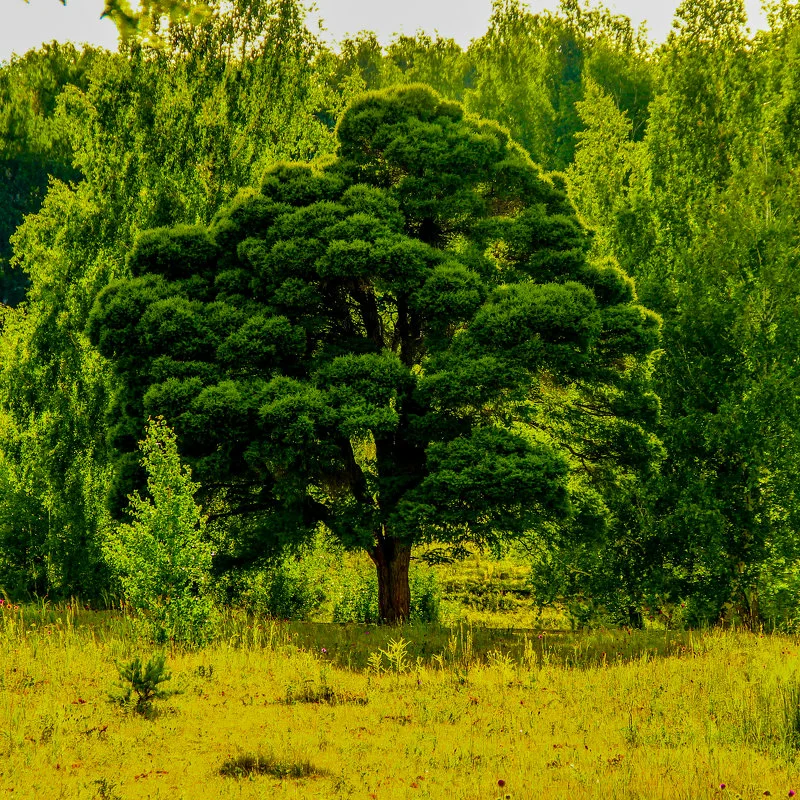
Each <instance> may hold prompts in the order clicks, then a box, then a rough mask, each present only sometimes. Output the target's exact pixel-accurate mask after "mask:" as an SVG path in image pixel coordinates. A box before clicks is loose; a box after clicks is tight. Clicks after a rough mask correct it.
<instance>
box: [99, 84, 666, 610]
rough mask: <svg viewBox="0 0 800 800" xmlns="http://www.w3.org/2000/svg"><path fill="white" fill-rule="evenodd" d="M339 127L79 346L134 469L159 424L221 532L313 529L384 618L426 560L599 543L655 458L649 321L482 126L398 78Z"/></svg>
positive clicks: (161, 248) (493, 132)
mask: <svg viewBox="0 0 800 800" xmlns="http://www.w3.org/2000/svg"><path fill="white" fill-rule="evenodd" d="M337 134H338V140H339V151H338V156H337V158H335V159H333V160H330V161H328V162H326V163H324V164H321V165H317V166H311V165H306V164H295V165H290V164H287V165H280V166H276V167H274V168H272V169H270V170H268V172H267V173H266V176H265V178H264V180H263V183H262V185H261V188H260V190H259V191H249V192H246V193H244V194H243V195H242V196H241V197H240V198H239V199H238V200H237V201H236V202H235V203H234V204H233V205H232V206H230V207H228V208H226V209H225V210H223V211H222V212H221V213H220V214H219V215H218V216H217V218H216V219H215V221H214V222H213V224H212V225H211V226H210V227H209V228H205V227H195V228H186V227H179V228H172V229H160V230H155V231H151V232H149V233H146V234H144V235H142V236H141V237H140V238H139V240H138V243H137V244H136V246H135V248H134V250H133V252H132V253H131V256H130V259H129V267H130V270H131V272H132V274H133V275H134V276H135V277H133V278H131V279H127V280H122V281H117V282H115V283H112V284H111V285H110V286H109V287H108V288H107V289H106V290H104V291H103V292H102V293H101V294H100V296H99V298H98V300H97V303H96V304H95V307H94V310H93V312H92V314H91V318H90V323H89V333H90V337H91V339H92V341H93V342H94V343H95V344H96V345H97V347H98V348H99V350H100V352H101V353H103V354H104V355H106V356H107V357H108V358H110V359H111V360H112V362H113V365H114V368H115V369H116V371H117V372H118V374H119V376H120V377H121V379H122V380H123V382H124V384H125V386H126V390H125V392H124V395H123V396H122V397H121V398H120V402H119V407H118V410H117V413H118V415H119V419H120V423H119V426H118V428H117V436H116V443H117V445H118V446H119V447H121V448H123V449H124V448H126V447H127V448H128V449H129V451H130V453H131V455H129V456H128V461H127V464H128V466H131V465H132V464H133V463H134V461H135V456H132V452H133V447H132V445H133V442H134V441H135V440H136V438H137V437H138V435H139V434H140V431H141V428H142V424H143V419H144V418H145V417H146V415H148V414H163V415H164V416H165V417H166V418H167V419H168V420H169V421H170V424H172V425H174V426H175V428H176V430H177V432H178V434H179V440H180V444H181V448H182V453H183V455H184V456H185V457H187V458H188V459H189V460H190V461H191V462H192V463H193V467H194V474H195V476H196V477H197V479H198V480H199V481H200V482H201V483H202V485H203V486H204V488H205V492H206V504H207V509H208V510H209V512H210V513H211V516H212V519H213V517H214V516H215V515H216V516H217V517H218V518H219V517H221V516H223V515H228V516H232V517H235V516H237V515H248V516H249V518H250V519H254V520H257V524H256V525H255V526H254V527H253V528H252V532H253V539H252V541H251V545H252V546H253V547H254V548H255V549H256V550H257V549H258V548H259V547H260V548H262V549H263V548H264V547H265V546H268V545H269V543H270V542H274V541H276V540H279V539H280V537H281V536H283V537H284V539H286V538H290V539H296V538H297V537H302V536H303V535H308V534H310V533H311V532H312V531H313V530H314V529H315V528H316V527H317V526H318V525H319V524H323V525H324V526H326V527H327V529H328V530H329V531H331V532H332V533H333V534H335V535H336V536H337V537H338V538H339V539H340V540H341V541H342V542H343V543H344V544H345V545H347V546H349V547H353V548H364V549H365V550H367V551H368V552H369V554H370V555H371V557H372V559H373V561H374V562H375V564H376V567H377V572H378V578H379V587H380V592H379V595H380V597H379V600H380V613H381V616H382V617H383V619H385V620H387V621H399V620H402V619H405V618H407V617H408V613H409V588H408V567H409V560H410V557H411V550H412V546H413V545H415V544H419V543H427V542H444V543H450V544H460V543H463V542H467V541H469V542H475V543H478V544H479V545H486V544H489V545H491V544H496V543H498V542H499V541H501V540H502V539H503V537H505V536H507V535H517V536H523V535H525V534H526V533H529V532H532V531H540V532H541V531H544V530H545V529H546V528H547V526H548V525H552V524H556V523H557V522H558V521H562V520H567V519H569V518H570V516H572V517H580V519H581V520H582V526H581V527H582V528H583V529H585V530H593V531H595V532H597V531H598V530H600V529H601V528H602V520H603V503H602V497H601V494H600V489H601V488H602V485H603V483H604V481H605V482H613V480H614V476H615V475H617V474H618V473H619V472H620V471H623V472H624V471H626V470H628V471H630V470H636V469H639V468H642V467H645V466H646V465H647V464H648V462H649V459H650V458H651V456H652V454H653V451H654V449H655V447H656V444H657V443H656V442H655V441H654V439H653V437H652V436H651V435H650V434H648V433H647V431H646V430H645V427H643V425H646V424H647V423H648V422H652V420H653V417H654V415H655V413H656V410H657V401H656V400H655V398H654V397H653V395H652V394H651V393H650V392H649V390H648V385H647V380H646V373H647V362H648V358H649V354H650V353H651V351H652V350H653V348H654V347H655V345H656V343H657V341H658V328H659V323H658V320H657V318H656V317H655V316H654V315H652V314H651V313H649V312H647V311H646V310H645V309H643V308H642V307H640V306H639V305H637V303H636V298H635V294H634V290H633V286H632V283H631V281H630V280H629V279H628V278H627V276H625V275H624V274H623V273H622V272H621V271H620V270H619V269H618V268H616V267H615V266H614V265H613V264H610V263H604V264H593V263H590V262H589V261H588V260H587V249H588V244H589V239H588V237H587V235H586V233H585V232H584V231H583V229H582V228H581V227H580V225H579V224H578V222H577V220H576V218H575V216H574V213H573V211H572V209H571V206H570V205H569V203H568V201H567V200H566V196H565V195H564V193H563V192H562V191H561V190H560V189H559V187H558V186H557V185H556V184H554V183H553V181H552V180H550V179H549V178H547V177H545V176H543V175H542V174H541V173H540V171H539V170H538V169H537V168H536V167H535V166H534V165H533V164H532V163H531V162H530V161H529V159H528V157H527V156H526V155H525V153H524V151H523V150H522V149H521V148H520V147H518V146H517V145H516V144H514V143H513V141H511V140H510V139H509V136H508V134H507V133H506V132H505V131H504V130H503V129H501V128H500V127H498V126H497V125H496V124H494V123H490V122H486V121H484V120H480V119H478V118H475V117H471V116H468V115H465V113H464V111H463V109H462V107H461V106H460V105H458V104H456V103H452V102H448V101H444V100H442V98H441V97H439V96H438V95H436V94H435V93H434V92H433V91H432V90H430V89H429V88H427V87H423V86H412V87H406V88H403V89H394V90H386V91H384V92H379V93H372V94H367V95H365V96H362V97H361V98H359V99H358V100H356V101H354V102H353V103H352V104H351V105H350V106H349V108H348V109H347V111H346V112H345V114H344V115H343V117H342V119H341V120H340V122H339V125H338V129H337ZM121 474H123V475H124V474H126V470H125V469H121ZM244 549H245V548H244V546H243V545H242V547H241V550H244ZM240 554H241V551H240Z"/></svg>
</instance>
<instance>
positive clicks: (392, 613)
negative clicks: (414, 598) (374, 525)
mask: <svg viewBox="0 0 800 800" xmlns="http://www.w3.org/2000/svg"><path fill="white" fill-rule="evenodd" d="M370 556H371V558H372V560H373V561H374V562H375V567H376V568H377V570H378V611H379V613H380V617H381V621H383V622H387V623H389V624H390V625H394V624H397V623H401V622H405V621H406V620H407V619H408V617H409V614H410V612H411V590H410V588H409V585H408V568H409V565H410V564H411V545H410V544H405V543H403V542H401V541H400V540H399V539H393V538H392V537H390V536H383V535H380V534H379V535H378V541H377V543H376V544H375V547H374V548H373V549H372V550H371V551H370Z"/></svg>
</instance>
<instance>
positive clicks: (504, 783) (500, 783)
mask: <svg viewBox="0 0 800 800" xmlns="http://www.w3.org/2000/svg"><path fill="white" fill-rule="evenodd" d="M497 785H498V786H505V785H506V782H505V781H504V780H503V779H502V778H500V780H499V781H497Z"/></svg>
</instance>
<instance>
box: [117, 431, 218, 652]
mask: <svg viewBox="0 0 800 800" xmlns="http://www.w3.org/2000/svg"><path fill="white" fill-rule="evenodd" d="M139 446H140V448H141V451H142V466H143V467H144V468H145V470H146V472H147V491H148V494H149V495H150V496H149V497H147V498H142V497H140V496H139V494H138V493H134V494H132V495H131V496H130V506H129V514H130V516H131V518H132V522H130V523H129V524H124V525H118V526H117V527H115V528H113V529H112V530H111V531H110V532H109V534H108V535H107V537H106V541H105V543H104V547H103V552H104V555H105V558H106V561H107V562H108V564H109V566H110V567H111V569H112V570H113V571H114V572H115V573H116V575H117V577H118V579H119V583H120V586H121V587H122V591H123V593H124V596H125V599H126V601H127V602H128V603H129V604H130V606H131V607H132V608H134V609H135V610H136V611H137V612H138V614H139V615H140V619H142V621H143V622H144V623H145V625H146V628H147V631H148V633H149V634H150V635H151V636H152V637H153V638H154V639H155V640H156V641H157V642H165V641H168V640H172V641H177V642H183V643H186V644H193V645H199V644H202V643H204V642H205V641H206V640H207V639H208V638H209V636H210V634H211V630H212V623H213V620H214V617H215V610H214V606H213V602H212V600H211V598H210V595H209V591H210V585H209V583H210V569H211V557H212V552H211V545H210V543H209V542H208V541H207V539H206V537H205V524H206V518H205V517H204V516H203V514H202V513H201V510H200V507H199V506H198V505H197V504H196V503H195V501H194V495H195V492H196V491H197V484H195V483H193V482H192V480H191V472H190V471H189V469H188V468H186V467H182V466H181V462H180V457H179V456H178V450H177V445H176V442H175V433H174V432H173V431H172V430H171V429H170V428H169V427H168V426H167V424H166V422H165V421H164V420H163V418H161V417H159V418H158V419H155V420H153V419H151V420H149V421H148V424H147V435H146V437H145V439H144V440H143V441H142V442H140V443H139Z"/></svg>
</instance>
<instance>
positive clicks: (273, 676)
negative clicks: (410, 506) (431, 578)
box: [0, 609, 800, 800]
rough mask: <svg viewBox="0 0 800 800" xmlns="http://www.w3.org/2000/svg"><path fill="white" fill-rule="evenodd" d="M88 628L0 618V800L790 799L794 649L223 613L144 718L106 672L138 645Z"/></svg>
mask: <svg viewBox="0 0 800 800" xmlns="http://www.w3.org/2000/svg"><path fill="white" fill-rule="evenodd" d="M37 613H38V618H37V617H36V614H37ZM51 613H52V614H53V615H56V616H54V617H52V618H51V616H50V615H51ZM59 614H60V616H59ZM36 619H38V621H36ZM92 621H93V619H92V616H91V615H90V614H88V613H86V612H83V613H82V615H76V614H75V613H74V611H70V612H67V611H66V610H64V609H62V610H60V611H59V610H58V609H49V610H47V613H46V614H44V613H43V612H42V610H41V609H40V610H39V612H36V610H35V609H33V610H32V609H28V610H26V615H25V616H24V618H23V616H22V614H21V612H3V615H2V616H0V792H2V796H7V797H14V798H31V799H32V798H42V797H47V798H50V797H64V798H79V799H82V798H86V800H92V799H93V798H112V797H114V798H124V800H135V799H136V798H165V800H166V798H176V797H182V798H185V799H186V800H194V799H195V798H197V799H198V800H199V798H209V797H214V798H233V797H236V798H263V797H271V796H273V795H274V796H279V797H287V798H301V797H303V798H305V797H315V798H322V800H327V798H349V797H354V798H365V800H373V799H375V798H380V800H392V799H393V798H396V799H397V800H400V799H401V798H447V800H486V799H487V798H489V800H493V799H494V798H506V797H511V798H515V799H517V800H518V799H519V798H541V797H548V798H575V797H588V798H650V797H659V798H725V797H730V798H737V797H739V798H757V797H758V798H761V797H764V796H772V797H787V796H788V795H789V792H790V791H792V790H800V774H799V773H800V762H798V760H797V758H796V754H797V753H798V752H800V751H799V750H798V748H800V710H799V706H798V703H800V647H799V646H798V640H797V639H796V638H794V637H779V636H757V635H752V634H746V633H738V632H730V631H728V632H723V631H708V632H704V633H692V634H689V633H686V634H680V635H679V634H672V633H670V634H664V633H663V632H662V633H661V634H660V637H661V644H660V645H656V644H655V643H654V639H653V634H652V633H637V632H630V633H628V632H626V631H613V632H612V631H607V632H598V633H596V634H591V635H575V634H567V633H564V634H558V635H556V634H553V633H548V634H542V638H541V639H539V638H538V636H539V634H537V633H528V634H522V633H520V634H517V633H515V632H513V631H496V630H495V631H483V630H480V629H470V628H464V627H462V628H461V629H455V630H450V631H448V630H446V629H443V628H440V627H430V628H428V629H426V628H425V627H424V626H412V627H409V628H403V629H396V628H395V629H386V630H384V629H378V628H374V627H371V628H364V627H359V626H334V625H327V626H325V625H318V626H307V628H306V629H305V630H301V629H300V627H299V626H295V625H292V626H288V625H277V624H271V625H263V626H258V625H253V624H252V623H247V621H246V620H244V619H243V618H239V619H235V618H231V619H229V620H228V621H227V622H226V625H227V627H226V629H225V631H224V635H221V636H220V638H219V639H217V641H216V643H215V644H213V645H210V646H208V647H206V648H204V649H202V650H195V651H179V650H174V651H171V652H170V651H168V652H167V668H168V669H169V671H170V673H171V675H172V678H171V681H170V684H172V688H174V690H175V691H176V693H175V694H174V695H172V696H170V697H169V698H164V699H155V700H154V701H153V702H154V704H155V706H156V708H157V709H158V711H159V713H158V714H157V715H154V716H152V717H151V718H148V717H145V716H142V715H139V714H132V713H126V712H125V711H124V710H123V709H121V708H119V707H118V706H116V705H114V704H112V703H109V702H108V699H107V698H108V693H109V689H110V688H111V686H112V685H113V683H114V681H115V680H117V679H118V675H119V673H118V670H117V667H116V665H118V664H120V663H124V662H126V661H128V662H129V661H130V660H131V659H133V658H136V657H137V656H138V657H139V658H141V659H142V661H143V662H145V661H147V660H149V659H150V658H151V656H152V655H153V653H154V652H155V651H154V650H152V649H151V648H149V647H147V646H145V645H143V644H142V643H141V642H140V641H137V640H136V639H135V638H134V637H132V636H130V635H129V633H128V628H127V622H126V620H125V619H124V618H121V617H117V618H116V620H115V618H114V617H111V616H106V617H103V618H100V619H99V620H98V622H99V624H98V625H97V626H95V625H93V624H91V623H92ZM78 623H80V624H78ZM557 637H560V638H557ZM350 645H353V646H352V647H351V646H350ZM600 647H605V648H606V650H605V651H603V650H599V649H598V648H600ZM614 647H616V648H618V649H617V651H616V652H615V651H614V649H613V648H614ZM345 652H350V653H351V656H350V663H351V668H349V669H348V668H347V666H346V663H347V660H346V658H344V655H345ZM356 653H357V654H358V657H357V658H356V657H355V655H354V654H356ZM603 653H605V655H603ZM616 653H619V655H617V654H616ZM362 654H363V655H364V658H363V659H362ZM362 661H363V664H362ZM723 785H724V787H725V788H724V789H723V788H721V787H722V786H723ZM12 790H13V791H12ZM766 793H769V795H767V794H766Z"/></svg>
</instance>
